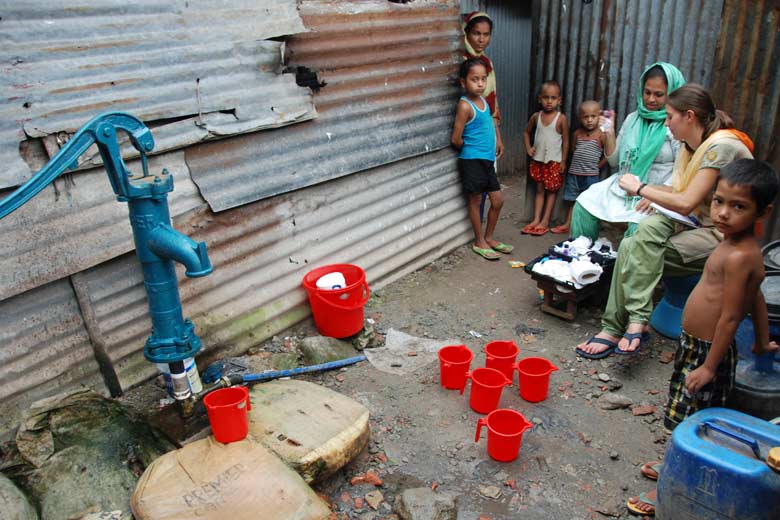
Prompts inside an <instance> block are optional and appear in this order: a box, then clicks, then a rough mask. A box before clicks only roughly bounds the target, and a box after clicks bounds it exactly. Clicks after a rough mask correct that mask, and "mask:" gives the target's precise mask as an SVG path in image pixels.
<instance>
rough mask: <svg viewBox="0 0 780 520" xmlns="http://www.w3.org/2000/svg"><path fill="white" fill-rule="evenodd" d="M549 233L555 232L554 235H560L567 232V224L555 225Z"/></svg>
mask: <svg viewBox="0 0 780 520" xmlns="http://www.w3.org/2000/svg"><path fill="white" fill-rule="evenodd" d="M550 232H551V233H555V234H556V235H562V234H564V233H568V232H569V226H567V225H565V224H564V225H561V226H555V227H554V228H552V229H551V230H550Z"/></svg>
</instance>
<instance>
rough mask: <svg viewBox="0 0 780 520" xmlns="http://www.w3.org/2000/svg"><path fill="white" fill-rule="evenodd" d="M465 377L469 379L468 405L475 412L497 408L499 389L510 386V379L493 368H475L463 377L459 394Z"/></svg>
mask: <svg viewBox="0 0 780 520" xmlns="http://www.w3.org/2000/svg"><path fill="white" fill-rule="evenodd" d="M467 379H471V395H470V396H469V406H471V409H472V410H474V411H475V412H477V413H490V412H492V411H493V410H495V409H496V408H498V402H499V401H500V400H501V391H502V390H503V389H504V387H505V386H512V381H510V380H509V379H507V378H506V376H504V374H502V373H501V372H499V371H498V370H496V369H494V368H475V369H474V370H473V371H472V372H471V373H470V374H466V377H465V378H464V379H463V386H462V387H461V388H460V395H463V391H464V390H466V380H467Z"/></svg>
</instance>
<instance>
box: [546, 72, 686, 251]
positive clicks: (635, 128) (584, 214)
mask: <svg viewBox="0 0 780 520" xmlns="http://www.w3.org/2000/svg"><path fill="white" fill-rule="evenodd" d="M683 84H685V78H684V77H683V75H682V72H680V71H679V70H678V69H677V67H675V66H674V65H672V64H670V63H664V62H658V63H653V64H652V65H650V66H649V67H647V68H646V69H645V71H644V72H643V73H642V77H641V79H640V80H639V90H638V92H637V95H636V111H635V112H631V113H630V114H628V116H627V117H626V119H625V121H624V122H623V125H622V126H621V128H620V135H618V137H617V145H616V146H617V149H616V150H615V151H614V153H613V152H612V149H614V148H615V145H612V146H610V141H612V143H614V139H615V137H614V135H615V134H614V133H613V132H614V130H613V129H612V128H611V127H610V128H608V129H606V130H605V133H606V134H607V147H606V150H605V151H606V152H607V155H608V157H607V159H608V161H609V164H610V166H612V167H613V168H618V170H619V172H620V173H625V172H627V171H630V172H631V173H633V174H635V175H637V176H638V177H639V178H640V179H642V181H643V182H647V183H648V184H669V181H670V179H671V176H672V166H673V165H674V158H675V156H676V155H677V151H678V150H679V143H678V142H677V141H676V140H675V139H674V138H673V137H672V134H671V133H670V132H669V130H668V129H667V128H666V127H665V126H664V121H665V119H666V96H667V95H669V94H671V93H672V92H674V91H675V90H676V89H678V88H679V87H681V86H682V85H683ZM618 176H619V174H618V173H615V174H614V175H612V176H611V177H609V178H607V179H605V180H603V181H601V182H598V183H596V184H594V185H593V186H591V187H590V188H588V189H587V190H585V191H584V192H583V193H581V194H580V196H579V197H577V202H576V203H575V204H574V209H573V210H572V219H571V220H572V223H571V231H569V229H565V228H564V229H561V230H553V232H557V233H569V234H570V235H571V236H574V237H577V236H581V235H584V236H587V237H589V238H591V239H593V240H596V238H598V233H599V222H600V221H606V222H627V223H629V228H628V231H627V232H626V235H627V236H628V235H631V234H633V232H634V231H635V229H636V224H637V223H638V222H639V221H641V220H642V219H643V218H645V217H646V216H647V214H646V213H645V212H644V211H643V210H644V209H646V204H645V203H644V202H642V203H641V204H640V201H639V197H636V198H632V197H627V196H626V193H625V192H624V191H623V190H622V189H621V188H620V187H619V186H618Z"/></svg>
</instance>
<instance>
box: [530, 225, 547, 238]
mask: <svg viewBox="0 0 780 520" xmlns="http://www.w3.org/2000/svg"><path fill="white" fill-rule="evenodd" d="M548 231H550V228H547V227H544V226H536V227H534V228H533V229H532V230H531V231H529V232H528V234H529V235H534V236H536V237H540V236H542V235H544V234H545V233H547V232H548Z"/></svg>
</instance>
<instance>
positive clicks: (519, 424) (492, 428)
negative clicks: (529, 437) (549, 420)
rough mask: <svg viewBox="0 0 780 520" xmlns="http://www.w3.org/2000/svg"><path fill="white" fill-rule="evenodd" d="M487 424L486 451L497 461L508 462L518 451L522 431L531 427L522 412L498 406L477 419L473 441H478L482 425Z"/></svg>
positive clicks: (515, 456)
mask: <svg viewBox="0 0 780 520" xmlns="http://www.w3.org/2000/svg"><path fill="white" fill-rule="evenodd" d="M483 426H487V429H488V440H487V452H488V455H490V458H492V459H495V460H497V461H499V462H510V461H513V460H515V459H516V458H517V455H518V454H519V453H520V444H521V442H522V440H523V433H525V431H526V430H528V429H529V428H531V427H533V424H531V423H529V422H528V421H527V420H526V419H525V417H523V414H521V413H520V412H516V411H514V410H509V409H506V408H500V409H498V410H493V411H492V412H490V413H489V414H488V416H487V417H484V418H480V419H478V420H477V435H476V437H474V442H479V434H480V432H481V431H482V427H483Z"/></svg>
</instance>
